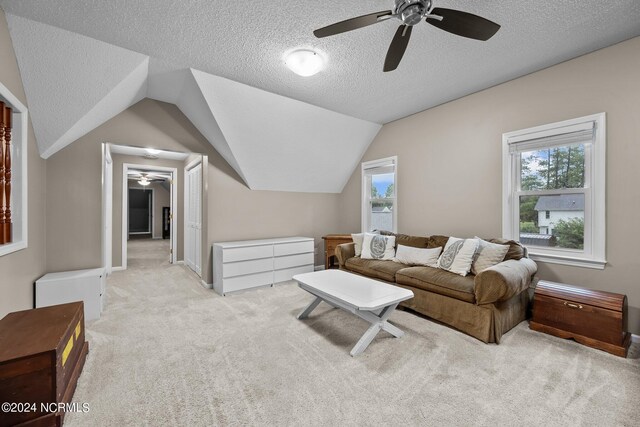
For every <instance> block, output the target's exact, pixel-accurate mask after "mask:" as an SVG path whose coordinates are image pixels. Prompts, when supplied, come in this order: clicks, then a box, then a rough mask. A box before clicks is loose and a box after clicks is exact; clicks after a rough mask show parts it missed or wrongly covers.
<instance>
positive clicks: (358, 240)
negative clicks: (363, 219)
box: [351, 231, 380, 256]
mask: <svg viewBox="0 0 640 427" xmlns="http://www.w3.org/2000/svg"><path fill="white" fill-rule="evenodd" d="M371 234H380V233H379V232H377V231H372V232H371ZM351 239H353V243H355V249H356V256H360V254H362V242H363V240H364V233H357V234H352V235H351Z"/></svg>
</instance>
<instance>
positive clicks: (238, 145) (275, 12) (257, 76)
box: [0, 0, 640, 192]
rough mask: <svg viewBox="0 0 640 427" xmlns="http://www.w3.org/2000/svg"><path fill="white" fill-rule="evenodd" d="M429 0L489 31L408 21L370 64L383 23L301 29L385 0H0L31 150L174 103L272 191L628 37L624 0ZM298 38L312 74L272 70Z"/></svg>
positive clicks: (634, 8)
mask: <svg viewBox="0 0 640 427" xmlns="http://www.w3.org/2000/svg"><path fill="white" fill-rule="evenodd" d="M434 4H435V6H437V7H447V8H453V9H459V10H464V11H467V12H471V13H474V14H478V15H481V16H484V17H486V18H488V19H491V20H493V21H495V22H498V23H500V24H501V25H502V28H501V29H500V31H499V32H498V33H497V34H496V36H495V37H493V38H492V39H490V40H489V41H487V42H479V41H475V40H470V39H465V38H461V37H457V36H454V35H452V34H450V33H446V32H444V31H441V30H439V29H437V28H434V27H432V26H429V25H424V24H419V25H417V26H416V28H415V29H414V31H413V35H412V40H411V43H410V45H409V48H408V49H407V52H406V54H405V57H404V59H403V61H402V63H401V64H400V67H399V68H398V69H397V70H396V71H394V72H391V73H383V72H382V63H383V61H384V56H385V53H386V50H387V47H388V44H389V42H390V40H391V38H392V37H393V34H394V32H395V30H396V28H397V22H396V21H392V22H391V21H388V22H382V23H379V24H376V25H373V26H370V27H367V28H363V29H359V30H357V31H353V32H349V33H345V34H340V35H336V36H333V37H328V38H324V39H316V38H315V37H314V36H313V34H312V31H313V30H314V29H316V28H319V27H322V26H325V25H328V24H331V23H333V22H337V21H340V20H343V19H346V18H350V17H354V16H357V15H362V14H366V13H370V12H377V11H380V10H387V9H390V8H391V7H392V6H393V1H392V0H325V1H322V2H309V1H302V0H287V1H284V0H270V1H264V2H228V1H215V0H208V1H190V2H175V1H157V0H138V1H125V0H112V1H104V0H64V1H63V0H19V1H18V0H0V6H2V8H3V10H4V11H5V12H6V16H7V21H8V24H9V29H10V33H11V37H12V40H13V44H14V49H15V51H16V56H17V58H18V64H19V66H20V70H21V74H22V78H23V82H24V86H25V92H26V94H27V100H28V105H29V109H30V112H31V117H32V121H33V124H34V129H35V132H36V137H37V140H38V146H39V149H40V153H41V155H42V156H43V157H45V158H46V157H48V156H50V155H52V154H53V153H55V152H56V151H58V150H60V149H61V148H63V147H64V146H66V145H68V144H70V143H72V142H73V141H75V140H76V139H77V138H79V137H81V136H82V135H84V134H86V133H87V132H89V131H91V130H92V129H93V128H95V127H97V126H99V125H100V124H102V123H104V122H105V121H107V120H108V119H110V118H111V117H114V116H115V115H117V114H118V113H120V112H122V111H123V110H124V109H126V108H128V107H129V106H130V105H132V104H134V103H136V102H138V101H139V100H141V99H142V98H144V97H149V98H154V99H158V100H161V101H165V102H171V103H174V104H176V105H177V106H178V107H179V108H180V109H181V110H182V112H183V113H184V114H185V115H186V116H187V117H188V118H189V119H190V120H191V121H192V122H193V123H194V125H195V126H196V127H197V128H198V129H199V130H200V132H201V133H202V134H203V135H204V136H205V137H206V138H207V139H208V140H209V142H211V144H212V145H213V146H214V147H215V148H216V150H217V151H218V152H220V154H221V155H222V156H223V157H224V158H225V159H226V160H227V161H228V162H229V164H230V165H231V166H232V167H233V168H234V169H235V170H236V171H237V172H238V174H239V175H240V176H241V177H242V179H244V180H245V182H246V183H247V185H248V186H249V187H250V188H253V189H269V190H285V191H319V192H339V191H341V190H342V187H343V186H344V184H345V183H346V181H347V180H348V178H349V176H350V174H351V173H352V171H353V169H354V167H355V165H356V164H357V163H358V162H359V160H360V158H361V156H362V154H363V152H364V151H365V150H366V148H367V147H368V145H369V144H370V143H371V141H372V139H373V138H374V137H375V135H376V134H377V132H378V130H379V129H380V124H382V123H387V122H389V121H392V120H395V119H398V118H401V117H405V116H407V115H410V114H413V113H416V112H419V111H422V110H424V109H426V108H430V107H433V106H435V105H438V104H441V103H443V102H447V101H450V100H453V99H456V98H458V97H461V96H464V95H466V94H469V93H473V92H475V91H478V90H481V89H484V88H487V87H490V86H493V85H495V84H499V83H501V82H504V81H507V80H510V79H513V78H516V77H519V76H522V75H524V74H527V73H530V72H533V71H536V70H539V69H542V68H545V67H548V66H550V65H553V64H556V63H559V62H562V61H564V60H567V59H570V58H573V57H576V56H579V55H581V54H584V53H588V52H590V51H593V50H596V49H599V48H602V47H606V46H609V45H611V44H614V43H617V42H619V41H622V40H626V39H629V38H632V37H635V36H638V35H640V24H639V23H640V2H638V1H637V0H616V1H610V2H602V1H596V0H580V1H576V0H571V1H561V2H558V1H553V0H541V1H536V2H532V1H530V0H511V1H484V2H479V1H471V0H434ZM299 47H307V48H314V49H316V50H317V51H319V52H321V53H322V55H323V56H324V57H325V58H326V59H327V64H326V66H325V69H324V70H323V71H322V72H321V73H319V74H318V75H316V76H313V77H309V78H304V77H299V76H297V75H295V74H293V73H291V72H290V71H289V70H288V69H286V68H285V66H284V61H283V55H284V53H285V52H287V51H289V50H291V49H293V48H299ZM141 143H148V141H141ZM328 170H330V171H331V173H330V174H328V173H327V171H328ZM301 176H303V177H304V179H300V177H301Z"/></svg>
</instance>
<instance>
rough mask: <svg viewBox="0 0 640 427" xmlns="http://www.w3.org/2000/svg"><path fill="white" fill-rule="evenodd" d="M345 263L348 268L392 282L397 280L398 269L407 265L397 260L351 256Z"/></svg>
mask: <svg viewBox="0 0 640 427" xmlns="http://www.w3.org/2000/svg"><path fill="white" fill-rule="evenodd" d="M344 265H345V267H346V268H347V269H348V270H352V271H354V272H356V273H359V274H362V275H365V276H368V277H371V278H373V279H381V280H385V281H387V282H392V283H393V282H395V281H396V271H398V270H400V269H402V268H406V267H407V266H406V265H404V264H400V263H399V262H395V261H380V260H377V259H362V258H360V257H353V258H349V259H348V260H347V261H346V262H345V264H344Z"/></svg>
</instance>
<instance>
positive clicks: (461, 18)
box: [426, 7, 500, 41]
mask: <svg viewBox="0 0 640 427" xmlns="http://www.w3.org/2000/svg"><path fill="white" fill-rule="evenodd" d="M429 15H437V16H441V17H442V21H440V20H438V19H436V18H430V17H429V16H427V19H426V22H427V23H428V24H431V25H433V26H434V27H438V28H440V29H441V30H445V31H448V32H450V33H453V34H456V35H458V36H462V37H468V38H470V39H476V40H482V41H486V40H489V39H490V38H491V37H493V35H494V34H495V33H497V32H498V30H499V29H500V25H498V24H496V23H495V22H493V21H489V20H488V19H485V18H483V17H481V16H478V15H474V14H472V13H467V12H462V11H459V10H453V9H444V8H441V7H435V8H433V10H431V12H429Z"/></svg>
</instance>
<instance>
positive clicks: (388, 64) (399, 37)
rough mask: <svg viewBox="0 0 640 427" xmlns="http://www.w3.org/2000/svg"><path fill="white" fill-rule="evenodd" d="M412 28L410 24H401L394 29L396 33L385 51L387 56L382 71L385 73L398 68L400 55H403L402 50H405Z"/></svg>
mask: <svg viewBox="0 0 640 427" xmlns="http://www.w3.org/2000/svg"><path fill="white" fill-rule="evenodd" d="M412 28H413V27H412V26H409V25H404V24H403V25H400V26H399V27H398V29H397V30H396V35H395V36H393V40H391V45H389V50H388V51H387V56H386V58H385V59H384V68H383V71H384V72H385V73H386V72H387V71H393V70H395V69H396V68H398V65H399V64H400V60H402V56H403V55H404V51H405V50H407V45H408V44H409V39H410V38H411V29H412Z"/></svg>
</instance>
